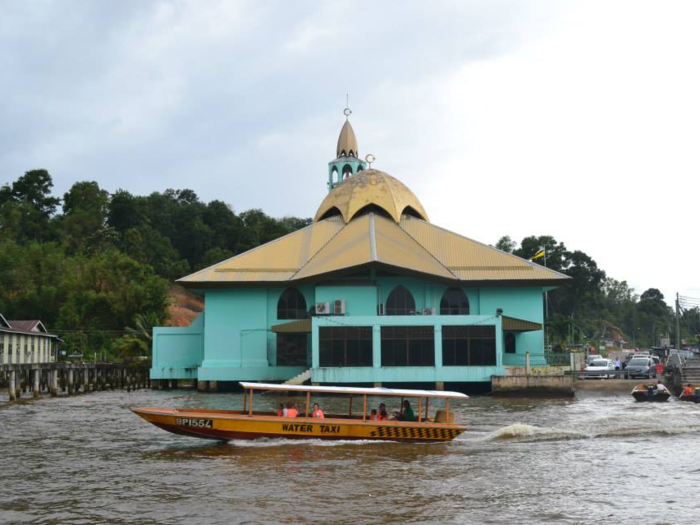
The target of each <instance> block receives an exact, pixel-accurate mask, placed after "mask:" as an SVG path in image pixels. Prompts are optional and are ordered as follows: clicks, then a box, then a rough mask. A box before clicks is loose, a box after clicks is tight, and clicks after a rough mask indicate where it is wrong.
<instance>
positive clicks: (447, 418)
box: [445, 397, 450, 423]
mask: <svg viewBox="0 0 700 525" xmlns="http://www.w3.org/2000/svg"><path fill="white" fill-rule="evenodd" d="M445 422H446V423H449V422H450V398H449V397H448V398H447V399H445Z"/></svg>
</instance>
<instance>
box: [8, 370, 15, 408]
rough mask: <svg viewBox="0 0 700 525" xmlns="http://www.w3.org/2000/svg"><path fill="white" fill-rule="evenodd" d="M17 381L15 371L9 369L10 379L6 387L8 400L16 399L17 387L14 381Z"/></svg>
mask: <svg viewBox="0 0 700 525" xmlns="http://www.w3.org/2000/svg"><path fill="white" fill-rule="evenodd" d="M16 381H17V372H15V371H14V370H10V379H9V381H8V383H9V384H8V387H7V395H8V396H9V398H10V401H14V400H15V399H17V389H16V387H15V382H16Z"/></svg>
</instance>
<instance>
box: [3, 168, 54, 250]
mask: <svg viewBox="0 0 700 525" xmlns="http://www.w3.org/2000/svg"><path fill="white" fill-rule="evenodd" d="M52 187H53V181H52V180H51V175H49V172H48V171H46V170H32V171H28V172H26V173H25V174H24V175H23V176H22V177H20V178H19V179H17V180H16V181H15V182H14V183H13V184H12V186H9V185H7V184H6V185H4V186H3V187H2V188H0V228H2V229H5V228H11V229H12V234H13V236H14V237H15V238H16V239H18V240H21V241H25V240H48V239H50V238H51V237H52V232H51V229H50V227H49V226H50V218H51V216H52V215H53V214H54V212H55V211H56V207H57V206H58V204H59V203H60V200H59V199H57V198H55V197H52V196H51V188H52Z"/></svg>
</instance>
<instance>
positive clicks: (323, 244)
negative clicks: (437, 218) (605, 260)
mask: <svg viewBox="0 0 700 525" xmlns="http://www.w3.org/2000/svg"><path fill="white" fill-rule="evenodd" d="M373 263H374V264H381V265H385V266H389V267H394V268H397V269H401V270H408V271H410V272H415V273H419V274H423V275H427V276H433V277H435V278H439V279H443V280H448V281H455V282H459V281H462V282H496V281H498V282H500V283H505V284H510V283H518V282H528V281H532V282H536V283H538V284H542V283H547V284H557V283H560V282H562V281H563V280H565V279H568V277H567V276H565V275H563V274H560V273H558V272H555V271H553V270H549V269H547V268H544V267H542V266H540V265H538V264H534V263H531V262H529V261H526V260H524V259H521V258H519V257H516V256H515V255H512V254H509V253H505V252H502V251H500V250H497V249H496V248H493V247H491V246H487V245H485V244H481V243H479V242H476V241H473V240H471V239H468V238H466V237H462V236H461V235H457V234H455V233H452V232H450V231H447V230H445V229H442V228H439V227H437V226H434V225H432V224H430V223H428V222H426V221H423V220H421V219H416V218H413V217H408V216H403V217H402V219H401V222H400V223H399V224H397V223H395V222H394V221H392V220H391V219H389V218H386V217H384V216H382V215H379V214H376V213H366V214H364V215H359V216H356V217H355V218H354V219H353V220H352V221H350V222H349V223H348V224H345V223H344V221H343V219H342V218H341V217H337V216H336V217H331V218H329V219H324V220H323V221H319V222H315V223H313V224H311V225H310V226H308V227H306V228H304V229H302V230H299V231H297V232H294V233H292V234H290V235H287V236H285V237H282V238H281V239H278V240H276V241H272V242H270V243H267V244H265V245H263V246H260V247H258V248H255V249H254V250H250V251H249V252H246V253H244V254H241V255H239V256H237V257H233V258H231V259H228V260H226V261H223V262H221V263H219V264H216V265H214V266H211V267H209V268H206V269H204V270H202V271H200V272H197V273H195V274H192V275H189V276H187V277H184V278H182V279H180V280H179V282H181V283H183V284H186V285H191V286H196V285H197V284H202V285H207V284H209V285H212V286H214V285H217V284H218V285H226V283H230V284H234V283H241V284H246V283H247V284H254V283H274V282H287V281H296V280H301V279H312V278H317V277H321V276H324V275H329V274H333V273H337V272H342V271H344V270H348V269H350V268H354V267H358V266H363V265H367V264H373Z"/></svg>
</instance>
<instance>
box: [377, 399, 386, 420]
mask: <svg viewBox="0 0 700 525" xmlns="http://www.w3.org/2000/svg"><path fill="white" fill-rule="evenodd" d="M387 419H389V413H388V412H387V411H386V405H385V404H384V403H379V414H377V421H386V420H387Z"/></svg>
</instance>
